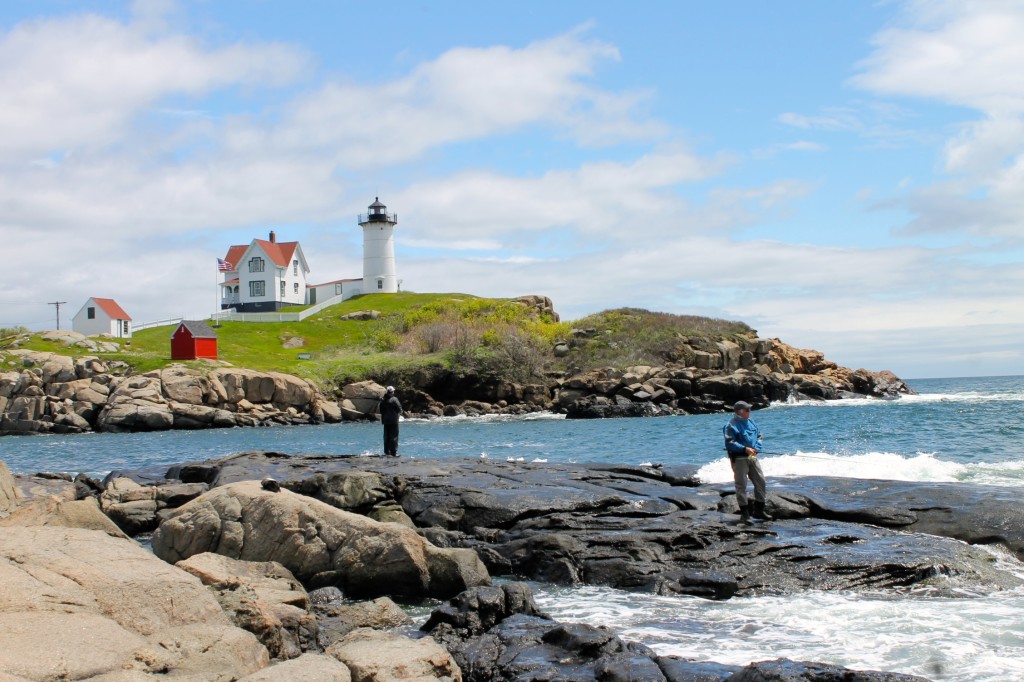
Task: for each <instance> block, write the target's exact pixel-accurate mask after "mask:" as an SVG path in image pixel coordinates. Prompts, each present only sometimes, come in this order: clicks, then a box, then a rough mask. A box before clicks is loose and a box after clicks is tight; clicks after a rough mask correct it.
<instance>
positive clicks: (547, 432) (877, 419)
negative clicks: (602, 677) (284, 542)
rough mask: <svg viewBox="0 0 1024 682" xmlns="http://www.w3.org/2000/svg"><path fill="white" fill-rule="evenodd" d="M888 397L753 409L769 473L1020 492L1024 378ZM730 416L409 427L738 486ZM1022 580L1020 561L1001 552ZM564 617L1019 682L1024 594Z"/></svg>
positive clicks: (367, 435) (349, 443)
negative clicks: (730, 450)
mask: <svg viewBox="0 0 1024 682" xmlns="http://www.w3.org/2000/svg"><path fill="white" fill-rule="evenodd" d="M909 383H910V385H911V386H912V387H913V388H915V389H916V390H917V391H919V392H920V395H918V396H908V397H904V398H901V399H899V400H893V401H878V400H866V399H865V400H846V401H838V402H831V403H795V404H779V405H774V406H772V407H771V408H769V409H767V410H762V411H759V412H757V413H755V415H754V418H755V419H756V420H757V422H758V423H759V424H760V426H761V429H762V431H763V432H764V433H765V447H766V449H767V451H768V452H769V453H772V454H766V455H765V456H763V458H762V462H763V466H764V469H765V472H766V473H767V474H768V475H769V476H799V475H812V474H824V475H833V476H848V477H856V478H889V479H900V480H917V481H959V482H964V483H968V484H995V485H1004V486H1014V487H1024V417H1022V409H1024V377H986V378H972V379H927V380H918V381H911V382H909ZM725 419H726V416H725V415H699V416H688V417H664V418H655V419H623V420H606V421H566V420H564V419H561V418H560V417H558V416H557V415H539V416H534V417H531V418H529V419H510V418H497V417H494V418H482V419H464V418H454V419H440V420H434V421H429V422H428V421H417V420H407V421H406V422H404V423H403V425H402V447H401V452H402V454H403V456H406V457H411V456H415V457H481V456H485V457H488V458H492V459H502V460H505V459H509V458H511V459H513V460H519V459H522V460H523V461H536V460H547V461H578V462H583V461H601V462H617V463H626V464H640V463H643V462H661V463H665V464H677V463H688V464H694V465H698V466H699V467H700V475H701V477H702V478H703V479H704V480H706V481H709V482H725V481H728V480H730V479H731V476H730V474H729V469H728V463H727V461H726V460H725V458H724V452H723V450H722V443H721V426H722V424H723V423H724V421H725ZM252 449H262V450H278V451H282V452H289V453H337V454H370V453H377V452H380V449H381V432H380V427H379V426H378V425H373V424H339V425H330V426H306V427H280V428H263V429H228V430H211V431H192V432H186V431H175V432H163V433H151V434H87V435H79V436H39V437H8V438H0V459H3V460H5V461H6V462H7V463H8V465H9V466H10V467H11V469H12V470H14V471H18V472H25V473H30V472H35V471H68V472H71V473H76V472H78V471H87V472H90V473H93V474H104V473H106V472H108V471H110V470H112V469H119V468H138V467H148V466H155V465H169V464H173V463H178V462H182V461H189V460H200V459H207V458H211V457H219V456H223V455H227V454H231V453H234V452H238V451H241V450H252ZM992 551H993V552H994V559H995V560H997V561H998V562H1000V563H1001V564H1002V565H1004V566H1005V567H1006V568H1007V569H1008V570H1012V571H1014V572H1017V573H1019V574H1020V575H1022V576H1024V563H1022V562H1020V561H1018V560H1017V559H1015V558H1013V557H1011V556H1008V555H1007V554H1006V553H1005V552H1001V551H999V550H998V549H993V550H992ZM537 588H538V597H539V600H540V602H541V603H542V605H543V606H544V608H545V609H547V610H548V611H550V612H551V613H552V614H553V615H555V616H557V617H558V618H561V619H563V620H582V621H585V622H589V623H593V624H603V625H608V626H610V627H612V628H614V629H616V630H617V631H619V632H621V633H623V634H625V635H626V636H628V637H631V638H634V639H638V640H641V641H644V642H645V643H647V644H648V645H650V646H653V647H654V648H655V649H656V650H658V651H659V652H662V653H668V654H678V655H683V656H687V657H692V658H698V659H706V660H715V661H719V662H723V663H735V664H745V663H748V662H750V661H752V660H763V659H771V658H777V657H779V656H788V657H790V658H797V659H803V660H820V661H827V662H832V663H837V664H841V665H847V666H851V667H855V668H874V669H882V670H891V671H899V672H907V673H914V674H919V675H923V676H925V677H928V678H929V679H933V680H957V681H959V680H964V681H966V680H986V681H988V680H991V681H996V680H1000V681H1002V680H1021V679H1024V590H1015V591H1007V592H993V593H989V594H986V593H972V594H964V595H962V596H960V597H957V598H951V597H949V596H948V595H939V594H935V593H932V592H930V591H929V590H916V591H913V592H907V593H894V592H886V593H836V592H829V593H826V592H813V591H810V592H806V593H803V594H799V595H791V596H786V597H779V596H756V597H747V598H743V599H732V600H729V601H727V602H708V601H704V600H701V599H694V598H679V597H656V596H651V595H641V594H635V593H629V592H622V591H619V590H611V589H608V588H599V587H586V588H581V589H569V588H557V587H551V586H537Z"/></svg>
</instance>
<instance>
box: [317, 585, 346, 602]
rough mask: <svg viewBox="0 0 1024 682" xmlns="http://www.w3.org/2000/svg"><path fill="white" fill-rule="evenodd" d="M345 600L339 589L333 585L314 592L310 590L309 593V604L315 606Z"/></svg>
mask: <svg viewBox="0 0 1024 682" xmlns="http://www.w3.org/2000/svg"><path fill="white" fill-rule="evenodd" d="M344 599H345V595H344V594H343V593H342V591H341V590H340V589H338V588H337V587H335V586H334V585H329V586H327V587H321V588H319V589H316V590H310V592H309V603H310V604H312V605H313V606H314V607H315V606H324V605H326V604H334V603H341V601H342V600H344Z"/></svg>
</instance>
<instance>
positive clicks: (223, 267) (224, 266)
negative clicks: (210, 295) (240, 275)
mask: <svg viewBox="0 0 1024 682" xmlns="http://www.w3.org/2000/svg"><path fill="white" fill-rule="evenodd" d="M217 269H218V270H220V271H221V272H231V271H232V270H234V269H235V266H234V265H232V264H231V263H229V262H227V261H226V260H224V259H223V258H218V259H217Z"/></svg>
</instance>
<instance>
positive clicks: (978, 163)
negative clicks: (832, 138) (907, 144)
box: [851, 0, 1024, 245]
mask: <svg viewBox="0 0 1024 682" xmlns="http://www.w3.org/2000/svg"><path fill="white" fill-rule="evenodd" d="M1022 35H1024V5H1022V4H1021V3H1019V2H1003V1H998V0H996V1H981V2H972V3H964V2H930V3H929V2H912V3H908V4H907V6H906V8H905V11H904V13H903V15H902V17H901V20H900V22H899V24H898V25H896V26H893V27H891V28H887V29H885V30H883V31H881V32H879V33H878V35H877V36H876V37H875V40H874V44H875V49H874V51H873V52H872V54H871V55H870V56H869V57H868V58H867V59H865V60H864V61H863V62H861V64H860V68H861V73H859V74H858V75H856V76H855V77H854V78H853V79H852V80H851V83H852V84H853V85H856V86H858V87H860V88H863V89H865V90H869V91H872V92H875V93H878V94H882V95H898V96H910V97H917V98H924V99H928V100H936V101H939V102H944V103H948V104H953V105H958V106H963V107H968V108H970V109H974V110H976V111H977V112H979V113H980V115H981V118H980V119H979V120H976V121H970V122H967V123H965V124H964V125H962V126H961V127H960V130H959V132H958V134H957V135H956V136H955V137H953V138H951V139H950V140H948V141H947V143H946V145H945V149H944V168H945V170H946V171H947V172H948V173H950V174H954V175H955V176H956V179H954V180H950V181H944V182H940V183H936V184H933V185H931V186H926V187H923V188H921V189H919V190H917V191H915V192H913V193H911V194H910V195H909V196H908V197H906V198H900V199H896V200H894V201H893V202H891V203H900V204H903V205H905V206H906V207H908V208H910V209H911V210H913V211H914V212H915V213H916V214H917V215H916V217H915V218H914V219H913V220H912V221H911V222H910V224H909V225H908V226H907V230H906V231H907V232H908V233H912V234H913V233H924V232H929V231H941V232H947V233H951V232H961V233H964V234H967V235H972V236H976V237H988V238H995V239H1000V240H1004V241H1005V242H1006V243H1007V244H1017V245H1020V244H1022V243H1024V199H1022V198H1021V197H1022V196H1024V41H1022V40H1021V36H1022Z"/></svg>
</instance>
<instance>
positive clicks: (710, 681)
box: [658, 656, 741, 682]
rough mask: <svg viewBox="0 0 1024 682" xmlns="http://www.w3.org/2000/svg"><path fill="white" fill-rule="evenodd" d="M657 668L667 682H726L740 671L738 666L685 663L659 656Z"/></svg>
mask: <svg viewBox="0 0 1024 682" xmlns="http://www.w3.org/2000/svg"><path fill="white" fill-rule="evenodd" d="M658 667H659V668H660V669H661V672H662V674H663V675H665V679H666V680H668V682H726V680H729V679H731V678H732V676H733V674H734V673H736V672H738V671H739V670H741V668H740V666H738V665H725V664H722V663H715V662H713V661H687V660H685V659H681V658H676V657H675V656H661V657H659V658H658Z"/></svg>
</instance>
